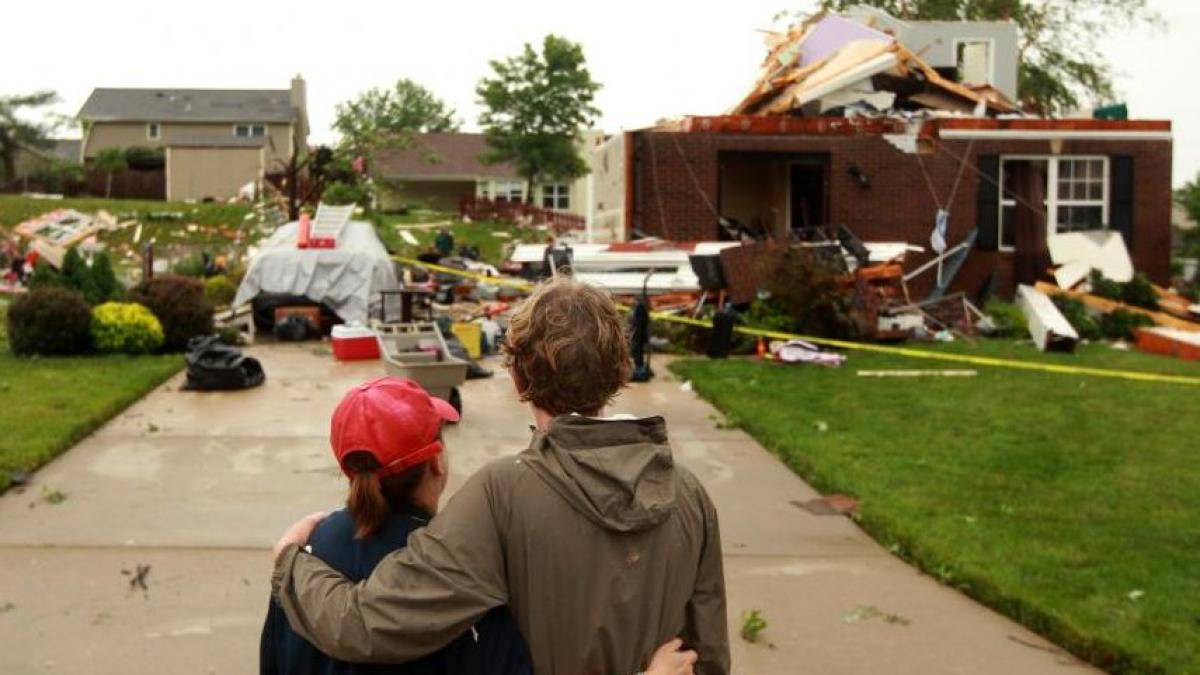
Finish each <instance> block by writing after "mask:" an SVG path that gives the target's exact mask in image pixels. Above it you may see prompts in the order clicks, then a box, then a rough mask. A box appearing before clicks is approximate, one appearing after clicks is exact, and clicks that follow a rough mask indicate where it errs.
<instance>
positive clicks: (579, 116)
mask: <svg viewBox="0 0 1200 675" xmlns="http://www.w3.org/2000/svg"><path fill="white" fill-rule="evenodd" d="M490 64H491V67H492V71H493V76H492V77H485V78H484V79H483V80H482V81H480V83H479V86H477V87H476V88H475V93H476V94H477V95H478V96H479V103H480V104H482V105H483V107H484V110H483V113H482V114H480V116H479V124H480V126H482V127H483V129H484V132H485V134H486V137H487V143H488V146H489V149H488V151H487V152H486V153H485V154H484V155H483V157H482V158H481V159H483V161H484V162H487V163H498V162H512V164H513V165H514V166H515V167H516V169H517V173H518V174H519V175H520V176H521V177H522V178H524V179H525V186H526V189H525V196H526V199H528V198H529V197H530V193H531V190H532V186H533V182H534V181H535V180H545V179H572V178H578V177H580V176H583V175H586V174H587V172H588V165H587V162H586V161H584V158H583V157H582V156H580V153H579V148H578V141H579V138H580V131H582V130H583V129H586V128H587V127H589V126H591V125H592V123H593V122H595V120H596V117H597V116H599V114H600V111H599V110H598V109H597V108H596V107H595V106H594V105H593V103H592V102H593V100H594V99H595V95H596V92H597V91H598V90H599V89H600V84H599V83H597V82H595V81H594V80H592V76H591V74H590V73H589V72H588V69H587V63H586V61H585V59H584V56H583V48H582V47H581V46H580V45H578V44H576V43H574V42H571V41H570V40H566V39H564V38H561V37H558V36H556V35H547V36H546V37H545V39H544V40H543V41H542V49H541V52H540V53H539V52H537V51H535V50H534V49H533V47H532V46H531V45H530V44H529V43H526V44H525V49H524V51H522V52H521V54H520V55H518V56H514V57H510V58H507V59H504V60H503V61H499V60H497V61H491V62H490Z"/></svg>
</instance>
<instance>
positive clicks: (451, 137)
mask: <svg viewBox="0 0 1200 675" xmlns="http://www.w3.org/2000/svg"><path fill="white" fill-rule="evenodd" d="M487 149H488V146H487V141H486V140H484V136H483V134H468V133H458V132H433V133H426V134H415V135H413V137H412V141H411V142H410V143H408V144H407V145H405V146H403V147H401V146H387V147H383V148H381V149H379V150H378V151H376V153H375V157H374V161H373V165H374V166H373V169H374V171H375V172H376V173H377V174H378V175H379V176H380V177H384V178H409V179H426V180H428V179H434V178H462V179H470V180H474V179H476V178H483V177H487V178H506V179H509V178H511V179H517V178H519V176H518V175H517V170H516V168H515V167H514V166H513V165H511V164H509V163H507V162H503V163H499V164H484V163H483V161H482V160H480V159H479V158H480V156H481V155H483V153H484V152H486V151H487Z"/></svg>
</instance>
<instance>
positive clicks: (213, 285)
mask: <svg viewBox="0 0 1200 675" xmlns="http://www.w3.org/2000/svg"><path fill="white" fill-rule="evenodd" d="M236 295H237V286H234V285H233V282H232V281H230V280H229V277H227V276H223V275H217V276H215V277H209V278H208V279H205V280H204V298H205V299H206V300H208V303H209V304H210V305H212V306H213V307H224V306H226V305H228V304H229V303H231V302H233V298H234V296H236Z"/></svg>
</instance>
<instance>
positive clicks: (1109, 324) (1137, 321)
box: [1100, 309, 1154, 340]
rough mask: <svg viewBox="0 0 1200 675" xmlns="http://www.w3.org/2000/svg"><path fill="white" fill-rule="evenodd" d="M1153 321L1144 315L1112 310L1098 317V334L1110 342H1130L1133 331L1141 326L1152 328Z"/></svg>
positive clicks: (1132, 337)
mask: <svg viewBox="0 0 1200 675" xmlns="http://www.w3.org/2000/svg"><path fill="white" fill-rule="evenodd" d="M1153 325H1154V320H1153V319H1151V318H1150V317H1148V316H1146V315H1145V314H1138V313H1136V312H1130V311H1127V310H1124V309H1118V310H1114V311H1112V312H1109V313H1108V314H1104V315H1102V316H1101V317H1100V332H1101V333H1103V334H1104V337H1106V338H1108V339H1110V340H1132V339H1134V337H1136V336H1135V335H1134V331H1135V330H1136V329H1137V328H1139V327H1141V326H1153Z"/></svg>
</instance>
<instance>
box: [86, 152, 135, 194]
mask: <svg viewBox="0 0 1200 675" xmlns="http://www.w3.org/2000/svg"><path fill="white" fill-rule="evenodd" d="M94 166H95V167H96V168H97V169H99V170H100V171H104V172H106V173H107V174H108V177H107V180H106V182H105V184H104V197H105V198H106V199H107V198H109V197H112V180H113V174H114V173H116V172H118V171H124V170H125V169H128V168H129V163H128V162H126V161H125V151H124V150H122V149H121V148H105V149H103V150H101V151H100V154H98V155H96V160H95V164H94Z"/></svg>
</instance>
